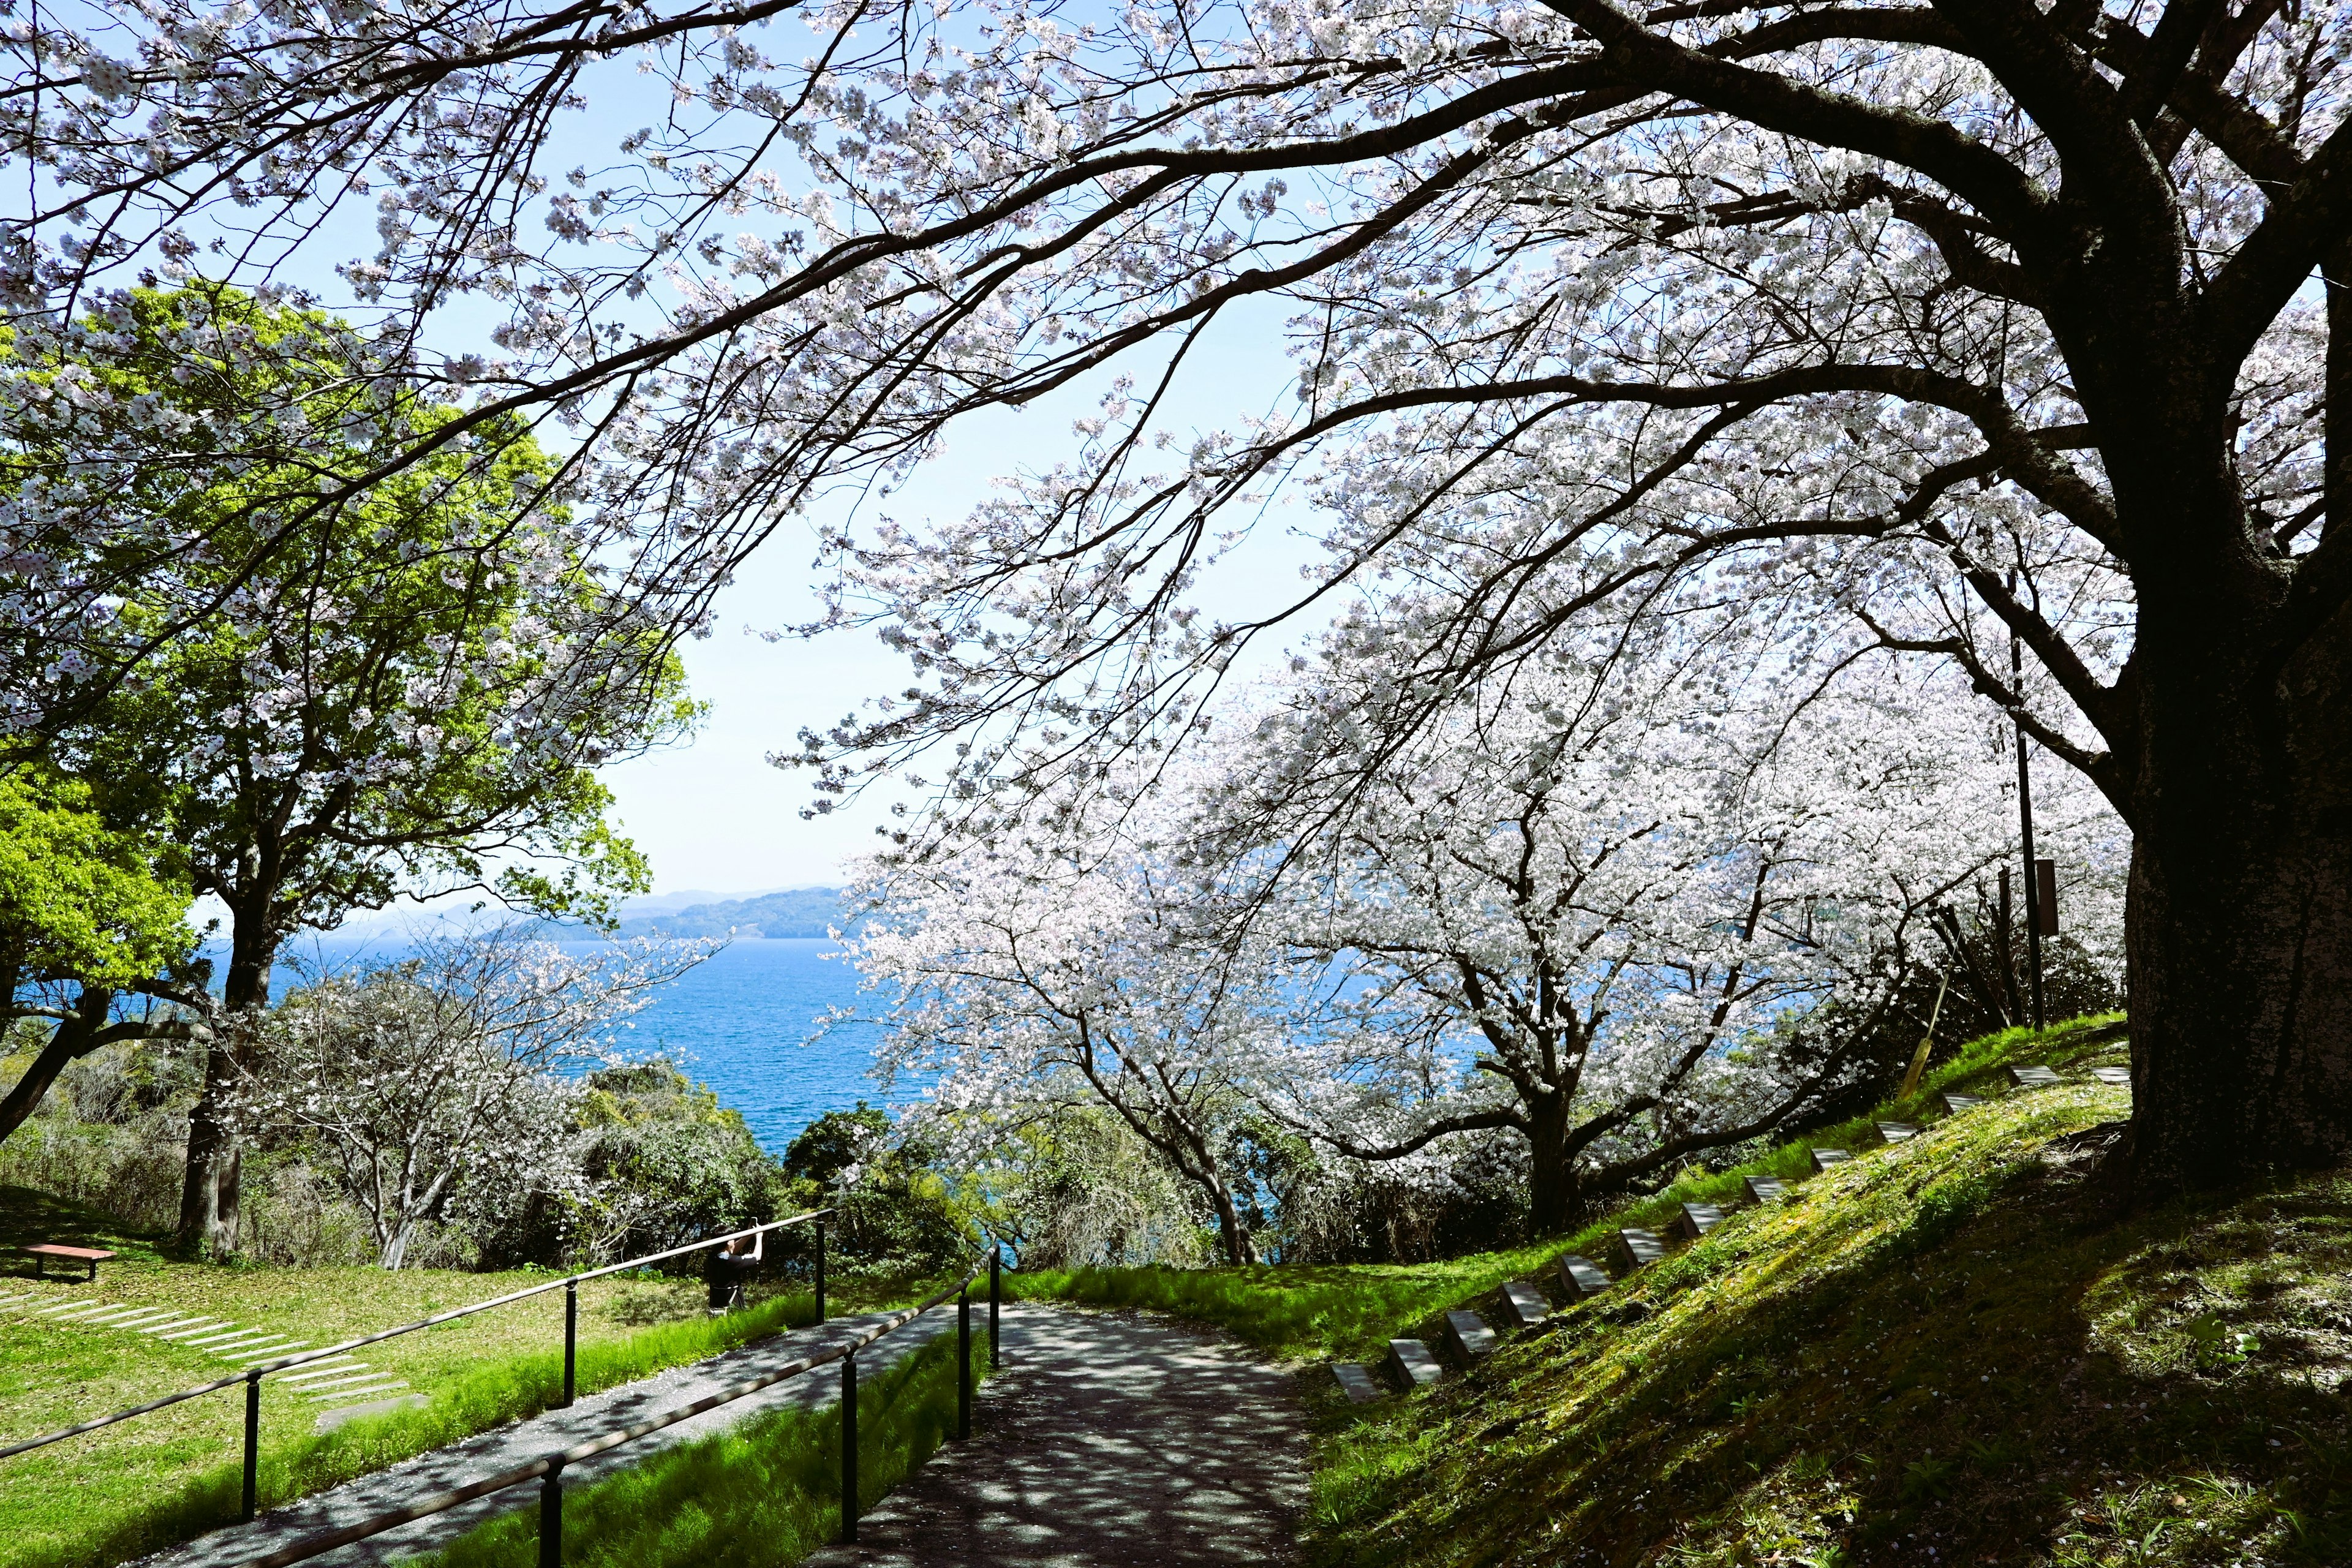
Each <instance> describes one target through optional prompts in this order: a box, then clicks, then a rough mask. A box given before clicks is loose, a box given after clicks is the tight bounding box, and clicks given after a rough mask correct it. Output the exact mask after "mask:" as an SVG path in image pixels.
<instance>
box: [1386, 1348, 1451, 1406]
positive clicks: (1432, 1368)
mask: <svg viewBox="0 0 2352 1568" xmlns="http://www.w3.org/2000/svg"><path fill="white" fill-rule="evenodd" d="M1388 1369H1389V1375H1390V1376H1391V1377H1393V1378H1395V1379H1396V1383H1397V1386H1398V1387H1399V1388H1402V1389H1403V1390H1404V1391H1405V1392H1406V1393H1407V1394H1410V1393H1412V1391H1413V1390H1414V1389H1416V1388H1421V1387H1423V1386H1425V1385H1427V1384H1433V1383H1435V1382H1436V1381H1437V1380H1438V1379H1439V1378H1440V1377H1442V1376H1444V1373H1445V1369H1444V1367H1442V1366H1440V1365H1438V1364H1437V1358H1436V1357H1435V1356H1433V1355H1432V1354H1430V1353H1429V1347H1428V1346H1427V1345H1426V1344H1423V1342H1421V1341H1419V1340H1391V1341H1390V1342H1389V1359H1388Z"/></svg>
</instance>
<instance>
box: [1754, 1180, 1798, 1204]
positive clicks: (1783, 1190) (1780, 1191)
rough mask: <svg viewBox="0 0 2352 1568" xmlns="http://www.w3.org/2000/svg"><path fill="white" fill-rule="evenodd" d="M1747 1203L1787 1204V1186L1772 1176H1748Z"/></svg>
mask: <svg viewBox="0 0 2352 1568" xmlns="http://www.w3.org/2000/svg"><path fill="white" fill-rule="evenodd" d="M1788 1201H1789V1188H1788V1185H1787V1184H1785V1183H1783V1182H1781V1181H1780V1179H1779V1178H1777V1177H1773V1176H1750V1177H1748V1202H1749V1203H1751V1204H1784V1203H1787V1202H1788Z"/></svg>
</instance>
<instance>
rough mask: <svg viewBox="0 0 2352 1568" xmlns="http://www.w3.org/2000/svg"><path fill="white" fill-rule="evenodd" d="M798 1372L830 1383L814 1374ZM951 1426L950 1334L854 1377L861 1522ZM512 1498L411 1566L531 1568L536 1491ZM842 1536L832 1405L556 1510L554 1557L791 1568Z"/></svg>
mask: <svg viewBox="0 0 2352 1568" xmlns="http://www.w3.org/2000/svg"><path fill="white" fill-rule="evenodd" d="M941 1310H945V1309H941ZM883 1343H884V1344H887V1343H888V1341H887V1340H886V1341H884V1342H883ZM987 1368H988V1343H987V1338H986V1336H985V1335H984V1334H976V1335H974V1336H973V1341H972V1372H973V1376H974V1379H975V1383H976V1382H977V1381H978V1380H979V1379H980V1378H982V1377H984V1376H985V1375H986V1373H987ZM806 1375H808V1376H811V1377H824V1378H836V1379H837V1378H838V1376H839V1373H837V1372H836V1371H835V1368H833V1367H831V1366H826V1367H821V1368H819V1369H818V1370H817V1371H815V1372H813V1373H808V1374H806ZM955 1416H956V1386H955V1338H954V1336H953V1335H952V1334H950V1335H948V1336H946V1337H944V1338H941V1339H935V1340H933V1341H931V1342H929V1344H927V1345H925V1346H923V1347H922V1348H921V1349H920V1350H919V1351H917V1352H915V1353H914V1354H913V1355H911V1356H909V1357H908V1358H907V1359H906V1360H905V1361H903V1362H901V1363H898V1365H897V1366H895V1367H893V1368H891V1369H890V1370H889V1371H887V1372H886V1373H882V1374H881V1375H879V1376H867V1377H861V1378H859V1379H858V1385H857V1490H858V1496H859V1499H860V1508H859V1511H860V1512H863V1511H864V1510H866V1509H870V1508H872V1507H873V1506H874V1505H875V1504H876V1503H877V1502H878V1501H880V1500H881V1499H882V1497H883V1495H884V1494H885V1493H887V1492H888V1491H889V1490H890V1489H892V1488H894V1487H896V1486H897V1485H898V1482H899V1481H901V1480H902V1479H905V1478H906V1477H907V1476H908V1474H909V1473H910V1472H912V1471H913V1470H915V1469H916V1468H919V1466H920V1465H921V1464H922V1463H923V1461H924V1460H925V1459H927V1458H929V1457H930V1456H931V1454H932V1452H933V1451H934V1450H935V1449H937V1448H938V1447H939V1446H940V1443H941V1442H943V1441H945V1440H947V1438H948V1437H949V1436H950V1435H951V1434H952V1433H953V1432H954V1430H955ZM514 1495H515V1497H516V1498H517V1500H518V1508H519V1510H520V1511H518V1512H515V1513H510V1514H508V1515H506V1516H504V1517H502V1518H500V1519H497V1520H493V1521H491V1522H489V1523H488V1524H486V1525H483V1526H482V1527H481V1528H480V1529H478V1530H476V1531H472V1532H471V1533H469V1534H467V1535H466V1536H464V1537H462V1538H460V1539H459V1540H457V1542H453V1543H451V1544H450V1545H449V1546H448V1547H446V1548H445V1549H444V1550H443V1551H441V1552H438V1553H436V1554H435V1555H434V1556H433V1557H431V1558H429V1559H425V1560H424V1564H423V1568H530V1565H531V1564H533V1563H537V1562H538V1561H539V1513H538V1506H537V1501H538V1495H539V1494H538V1491H537V1489H536V1488H535V1487H533V1488H518V1489H516V1491H515V1494H514ZM840 1537H841V1409H840V1406H839V1405H835V1406H833V1407H832V1408H830V1409H825V1410H780V1411H775V1412H772V1413H771V1414H769V1415H762V1416H759V1417H757V1418H755V1419H753V1420H751V1421H747V1422H745V1423H744V1424H743V1425H742V1426H739V1427H737V1428H735V1429H734V1430H733V1431H730V1432H724V1433H721V1434H719V1436H715V1437H705V1438H701V1439H698V1441H695V1442H692V1443H687V1444H681V1445H680V1446H678V1447H675V1448H669V1449H665V1450H662V1451H660V1452H658V1453H656V1454H653V1455H652V1456H650V1457H649V1458H646V1460H645V1461H644V1462H643V1463H641V1464H639V1465H637V1466H635V1468H631V1469H630V1470H628V1471H626V1472H625V1473H624V1474H621V1475H618V1476H614V1477H613V1478H612V1479H609V1480H604V1481H599V1482H597V1483H596V1484H595V1485H593V1486H590V1487H583V1488H582V1489H579V1490H577V1491H574V1492H570V1493H568V1494H567V1495H566V1496H565V1498H564V1502H563V1560H564V1562H565V1563H569V1564H571V1565H572V1568H606V1565H609V1568H702V1565H705V1564H710V1563H725V1564H727V1565H728V1568H761V1565H764V1564H771V1563H773V1564H785V1563H797V1562H799V1561H800V1560H801V1559H802V1558H803V1557H805V1556H807V1555H808V1554H809V1553H810V1552H813V1551H814V1550H815V1549H816V1548H818V1547H820V1546H823V1545H824V1544H825V1543H826V1542H832V1541H837V1540H839V1539H840Z"/></svg>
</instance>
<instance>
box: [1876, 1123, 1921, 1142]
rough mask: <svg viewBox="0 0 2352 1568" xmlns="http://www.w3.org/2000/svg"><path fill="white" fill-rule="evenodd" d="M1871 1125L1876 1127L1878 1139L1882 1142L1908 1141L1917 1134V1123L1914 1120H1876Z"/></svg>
mask: <svg viewBox="0 0 2352 1568" xmlns="http://www.w3.org/2000/svg"><path fill="white" fill-rule="evenodd" d="M1872 1125H1873V1126H1874V1127H1876V1128H1877V1129H1878V1141H1879V1142H1882V1143H1908V1142H1910V1141H1911V1140H1912V1139H1914V1138H1916V1137H1917V1136H1919V1124H1918V1123H1917V1122H1916V1121H1878V1122H1874V1123H1872Z"/></svg>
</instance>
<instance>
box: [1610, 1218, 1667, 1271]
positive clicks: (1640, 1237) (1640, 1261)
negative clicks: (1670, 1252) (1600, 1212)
mask: <svg viewBox="0 0 2352 1568" xmlns="http://www.w3.org/2000/svg"><path fill="white" fill-rule="evenodd" d="M1617 1247H1618V1250H1620V1251H1622V1253H1624V1255H1625V1257H1626V1258H1627V1260H1628V1261H1629V1262H1631V1263H1632V1265H1633V1267H1634V1268H1642V1267H1643V1266H1644V1265H1645V1264H1651V1263H1655V1262H1657V1261H1658V1259H1660V1258H1664V1256H1665V1255H1666V1244H1665V1243H1664V1241H1662V1240H1660V1239H1659V1238H1658V1237H1657V1236H1656V1235H1655V1234H1654V1232H1651V1231H1646V1230H1643V1229H1642V1228H1641V1227H1640V1226H1626V1227H1625V1228H1624V1229H1623V1230H1621V1231H1619V1232H1618V1233H1617Z"/></svg>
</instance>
